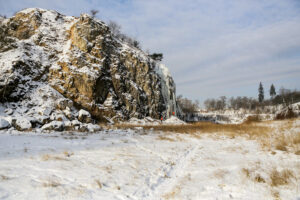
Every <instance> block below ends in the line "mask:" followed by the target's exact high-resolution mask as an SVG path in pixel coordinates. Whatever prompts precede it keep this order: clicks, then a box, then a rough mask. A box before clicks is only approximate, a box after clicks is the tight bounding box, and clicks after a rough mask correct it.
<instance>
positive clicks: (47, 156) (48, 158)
mask: <svg viewBox="0 0 300 200" xmlns="http://www.w3.org/2000/svg"><path fill="white" fill-rule="evenodd" d="M42 160H43V161H49V160H64V161H67V159H66V158H63V157H59V156H52V155H49V154H45V155H43V156H42Z"/></svg>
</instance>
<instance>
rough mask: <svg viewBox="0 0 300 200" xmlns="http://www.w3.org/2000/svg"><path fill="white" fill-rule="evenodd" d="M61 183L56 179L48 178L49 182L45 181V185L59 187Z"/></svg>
mask: <svg viewBox="0 0 300 200" xmlns="http://www.w3.org/2000/svg"><path fill="white" fill-rule="evenodd" d="M60 185H61V184H60V183H59V182H58V181H54V180H50V179H49V180H48V181H47V182H45V183H43V186H44V187H58V186H60Z"/></svg>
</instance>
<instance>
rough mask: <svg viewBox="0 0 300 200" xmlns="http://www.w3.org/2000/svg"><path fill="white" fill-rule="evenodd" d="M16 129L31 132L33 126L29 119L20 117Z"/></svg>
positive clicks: (16, 122) (17, 119)
mask: <svg viewBox="0 0 300 200" xmlns="http://www.w3.org/2000/svg"><path fill="white" fill-rule="evenodd" d="M15 120H16V121H15V123H14V125H15V127H16V129H17V130H19V131H26V130H30V129H31V128H32V124H31V122H30V120H29V119H27V118H24V117H18V118H16V119H15Z"/></svg>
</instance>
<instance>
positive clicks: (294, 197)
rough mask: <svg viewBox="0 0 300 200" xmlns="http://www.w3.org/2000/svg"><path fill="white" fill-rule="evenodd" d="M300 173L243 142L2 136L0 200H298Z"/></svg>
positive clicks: (108, 135) (135, 135) (135, 134)
mask: <svg viewBox="0 0 300 200" xmlns="http://www.w3.org/2000/svg"><path fill="white" fill-rule="evenodd" d="M298 122H299V120H298V121H297V123H294V125H296V126H298V125H300V123H298ZM296 128H297V127H296ZM298 128H299V127H298ZM295 130H296V129H295ZM274 152H275V153H274ZM284 171H287V172H289V173H290V176H288V177H287V179H288V183H287V184H282V185H278V186H275V185H274V184H273V185H272V180H273V179H274V176H275V175H276V173H275V175H274V172H278V173H279V174H280V173H283V172H284ZM299 174H300V155H296V154H294V153H289V152H287V151H279V150H275V151H266V150H263V149H262V148H261V146H260V145H259V144H258V143H257V142H256V141H254V140H248V139H246V138H242V137H235V138H229V137H225V136H222V135H220V134H204V133H199V134H190V135H189V134H178V133H166V132H155V131H151V130H149V131H146V130H143V129H138V130H132V129H128V130H103V131H100V132H97V133H94V134H86V133H77V132H72V133H68V132H62V133H58V132H57V133H47V134H46V133H34V132H30V133H28V132H27V133H24V132H17V131H14V130H12V131H10V132H7V131H0V199H30V200H31V199H39V200H40V199H105V200H109V199H119V200H127V199H128V200H129V199H130V200H131V199H133V200H138V199H151V200H156V199H249V200H253V199H276V198H277V197H280V198H281V199H291V200H299V199H300V179H299V178H300V177H299ZM277 175H278V174H277ZM272 176H273V177H272ZM275 178H276V177H275ZM279 178H280V176H279Z"/></svg>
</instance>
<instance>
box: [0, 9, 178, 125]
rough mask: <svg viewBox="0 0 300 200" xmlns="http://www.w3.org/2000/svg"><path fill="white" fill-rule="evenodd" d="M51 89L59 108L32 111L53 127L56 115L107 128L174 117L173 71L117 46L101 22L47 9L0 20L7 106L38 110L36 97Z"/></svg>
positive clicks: (1, 95)
mask: <svg viewBox="0 0 300 200" xmlns="http://www.w3.org/2000/svg"><path fill="white" fill-rule="evenodd" d="M48 86H51V87H52V88H54V89H55V90H56V91H58V92H59V93H60V95H61V96H60V95H58V94H55V95H54V96H57V97H56V98H54V99H53V101H55V102H56V103H53V105H54V104H55V108H54V107H53V105H52V104H51V105H52V107H51V106H48V107H47V108H46V107H45V108H44V109H43V110H42V109H41V108H39V111H31V112H39V115H40V116H41V118H42V119H43V120H44V121H47V120H48V121H49V120H51V119H50V114H51V113H53V110H51V109H55V110H56V111H57V112H58V111H59V113H60V114H62V115H64V116H65V117H66V118H68V119H69V120H73V119H74V118H75V117H76V116H74V115H76V114H74V113H73V114H72V112H73V111H74V110H78V109H84V110H87V111H88V112H89V113H91V115H92V117H93V118H94V119H96V120H102V121H106V120H107V121H110V120H112V119H113V120H126V119H129V118H131V117H137V118H143V117H146V116H149V117H152V118H159V117H160V116H161V115H163V116H165V117H166V118H168V117H169V116H170V114H171V113H173V112H175V113H176V95H175V83H174V81H173V79H172V77H171V75H170V73H169V71H168V69H167V68H166V67H165V66H164V65H162V64H160V63H158V62H156V61H154V60H152V59H151V58H150V57H149V56H147V55H146V54H145V53H144V52H142V51H141V50H139V49H136V48H134V47H131V46H129V45H128V44H126V43H123V42H121V41H119V40H118V39H117V38H115V37H114V36H113V35H112V33H111V31H110V29H109V27H108V26H106V25H105V23H103V22H102V21H99V20H96V19H93V18H92V17H90V16H89V15H86V14H82V15H81V16H80V17H68V16H64V15H62V14H60V13H58V12H55V11H49V10H43V9H25V10H23V11H20V12H18V13H17V14H16V15H15V16H13V17H11V18H9V19H3V18H0V101H1V102H2V106H3V107H5V108H6V107H9V106H8V104H9V103H11V102H14V103H15V104H18V103H19V104H20V102H24V101H26V102H27V103H26V104H31V105H29V107H30V108H33V107H35V106H38V102H35V101H33V100H32V98H36V97H34V96H33V93H36V92H38V91H40V90H41V89H42V90H43V88H44V89H45V88H46V90H51V89H49V87H48ZM52 93H53V94H54V93H55V92H53V91H52ZM43 94H44V95H45V98H44V100H45V101H47V98H48V97H47V94H45V93H43ZM58 96H59V97H58ZM49 98H50V97H49ZM57 98H58V100H57ZM21 104H24V103H21ZM57 112H56V113H57ZM29 113H30V112H29ZM45 116H46V118H45ZM48 116H49V119H48V118H47V117H48ZM36 118H37V117H36ZM54 118H55V117H54ZM53 120H56V121H60V120H59V119H58V118H55V119H53ZM39 123H41V120H40V121H39ZM59 128H60V126H59Z"/></svg>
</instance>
